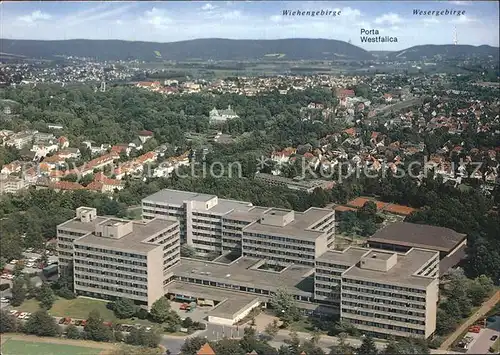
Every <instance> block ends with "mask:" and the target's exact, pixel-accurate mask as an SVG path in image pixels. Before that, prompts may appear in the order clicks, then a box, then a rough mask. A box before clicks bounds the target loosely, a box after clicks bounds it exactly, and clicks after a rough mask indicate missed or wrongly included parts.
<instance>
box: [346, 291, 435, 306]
mask: <svg viewBox="0 0 500 355" xmlns="http://www.w3.org/2000/svg"><path fill="white" fill-rule="evenodd" d="M342 290H343V291H344V290H346V291H352V287H348V286H342ZM342 297H346V298H351V299H355V300H363V301H368V302H373V303H379V302H383V303H384V304H392V305H395V306H399V307H411V308H416V309H425V306H424V305H421V304H415V303H410V302H399V301H395V300H392V299H391V300H390V301H388V300H383V299H380V298H375V297H369V296H365V295H353V294H350V293H342ZM391 298H393V297H391Z"/></svg>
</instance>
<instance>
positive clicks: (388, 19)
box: [375, 12, 403, 25]
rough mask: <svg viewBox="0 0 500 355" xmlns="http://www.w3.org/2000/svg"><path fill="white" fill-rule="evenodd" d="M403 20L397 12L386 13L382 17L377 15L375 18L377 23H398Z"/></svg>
mask: <svg viewBox="0 0 500 355" xmlns="http://www.w3.org/2000/svg"><path fill="white" fill-rule="evenodd" d="M401 22H403V19H402V18H401V17H399V15H398V14H395V13H392V12H391V13H388V14H384V15H382V16H380V17H377V18H376V19H375V23H376V24H377V25H397V24H398V23H401Z"/></svg>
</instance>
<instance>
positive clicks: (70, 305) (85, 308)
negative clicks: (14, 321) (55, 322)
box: [14, 297, 116, 321]
mask: <svg viewBox="0 0 500 355" xmlns="http://www.w3.org/2000/svg"><path fill="white" fill-rule="evenodd" d="M106 303H107V302H105V301H99V300H94V299H90V298H83V297H78V298H75V299H73V300H67V299H64V298H58V299H57V300H56V301H55V302H54V305H53V306H52V308H51V309H50V310H49V313H50V314H51V315H53V316H55V317H70V318H75V319H87V316H88V314H89V313H90V311H92V310H95V309H96V310H98V311H99V313H100V314H101V317H102V318H103V319H104V320H107V321H113V320H115V319H116V317H115V315H114V313H113V311H111V310H109V309H107V308H106ZM14 308H15V309H17V310H19V311H23V312H31V313H33V312H36V311H37V310H38V309H39V302H38V301H37V300H36V299H30V300H26V301H25V302H24V303H23V304H22V305H20V306H19V307H14Z"/></svg>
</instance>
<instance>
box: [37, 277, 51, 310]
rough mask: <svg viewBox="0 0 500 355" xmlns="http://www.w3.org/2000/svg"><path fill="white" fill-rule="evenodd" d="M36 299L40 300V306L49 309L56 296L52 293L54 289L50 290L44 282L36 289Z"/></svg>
mask: <svg viewBox="0 0 500 355" xmlns="http://www.w3.org/2000/svg"><path fill="white" fill-rule="evenodd" d="M36 299H37V300H38V301H40V307H41V308H44V309H50V308H52V305H53V304H54V302H55V300H56V296H55V295H54V291H52V288H50V286H49V284H47V283H44V284H43V285H42V286H41V287H40V289H39V290H38V293H37V295H36Z"/></svg>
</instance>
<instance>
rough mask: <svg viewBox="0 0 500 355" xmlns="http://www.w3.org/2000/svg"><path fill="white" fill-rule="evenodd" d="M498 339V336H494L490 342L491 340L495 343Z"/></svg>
mask: <svg viewBox="0 0 500 355" xmlns="http://www.w3.org/2000/svg"><path fill="white" fill-rule="evenodd" d="M497 339H498V335H493V336H492V337H491V338H490V340H491V341H495V340H497Z"/></svg>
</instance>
